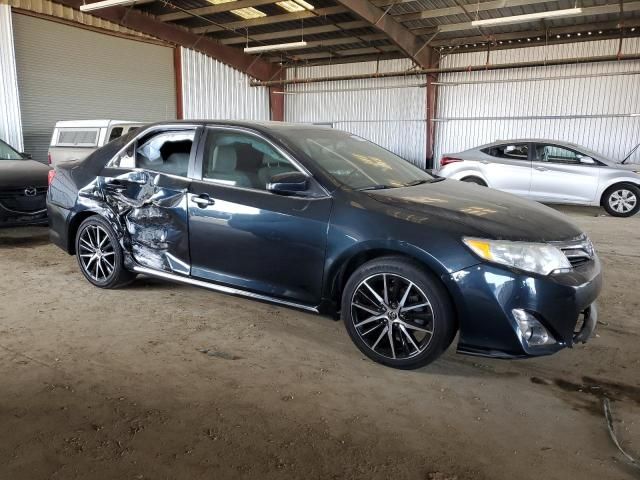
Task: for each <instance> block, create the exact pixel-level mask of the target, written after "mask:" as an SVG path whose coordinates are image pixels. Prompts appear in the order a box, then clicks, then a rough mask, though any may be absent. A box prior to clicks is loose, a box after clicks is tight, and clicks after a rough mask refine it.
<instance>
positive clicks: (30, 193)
mask: <svg viewBox="0 0 640 480" xmlns="http://www.w3.org/2000/svg"><path fill="white" fill-rule="evenodd" d="M24 194H25V195H26V196H27V197H35V196H36V195H37V194H38V190H36V187H27V188H25V189H24Z"/></svg>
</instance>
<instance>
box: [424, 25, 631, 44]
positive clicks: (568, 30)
mask: <svg viewBox="0 0 640 480" xmlns="http://www.w3.org/2000/svg"><path fill="white" fill-rule="evenodd" d="M624 27H625V28H633V27H636V28H638V27H640V19H638V20H625V21H624ZM618 28H620V22H619V21H617V20H616V21H612V22H596V23H583V24H581V25H571V26H566V27H554V28H549V29H548V30H547V31H545V30H542V29H540V30H526V31H521V32H513V33H497V34H495V35H492V40H495V41H498V42H508V41H509V40H511V41H513V40H521V39H527V38H532V39H537V38H538V37H540V38H541V39H544V38H545V36H546V35H548V37H549V40H550V41H551V40H553V41H554V42H555V41H556V38H555V37H556V35H561V36H565V38H566V34H574V33H578V32H580V33H584V32H588V31H592V32H594V33H595V32H597V31H599V30H614V29H618ZM551 37H554V38H551ZM601 38H602V37H601V36H600V35H599V34H597V35H584V36H581V37H580V39H581V40H599V39H601ZM577 40H578V37H576V36H572V37H571V40H568V41H569V42H574V41H577ZM470 43H471V44H473V43H487V38H486V37H483V36H481V35H474V36H471V37H455V38H450V39H444V40H439V41H436V42H433V47H434V48H438V47H448V46H453V47H455V46H460V45H468V44H470ZM555 43H558V42H555ZM527 45H530V43H529V42H524V43H522V44H521V45H520V46H523V47H524V46H527ZM517 46H518V45H513V44H510V45H509V48H515V47H517ZM492 48H493V47H492ZM471 50H472V51H473V49H471ZM485 50H486V48H485ZM464 51H465V52H466V51H468V50H467V49H465V50H464Z"/></svg>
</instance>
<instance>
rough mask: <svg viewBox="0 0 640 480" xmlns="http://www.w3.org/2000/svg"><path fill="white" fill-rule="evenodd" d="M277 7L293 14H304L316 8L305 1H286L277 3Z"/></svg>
mask: <svg viewBox="0 0 640 480" xmlns="http://www.w3.org/2000/svg"><path fill="white" fill-rule="evenodd" d="M276 5H278V6H279V7H281V8H284V9H285V10H286V11H287V12H291V13H295V12H304V11H305V10H313V9H314V8H315V7H314V6H313V5H311V4H310V3H308V2H305V1H304V0H285V1H283V2H276Z"/></svg>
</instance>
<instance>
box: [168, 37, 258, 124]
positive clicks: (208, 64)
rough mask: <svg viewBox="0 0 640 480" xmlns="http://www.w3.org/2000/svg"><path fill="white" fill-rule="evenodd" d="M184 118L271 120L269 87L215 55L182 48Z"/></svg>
mask: <svg viewBox="0 0 640 480" xmlns="http://www.w3.org/2000/svg"><path fill="white" fill-rule="evenodd" d="M181 52H182V53H181V54H182V103H183V106H182V108H183V114H184V118H191V119H196V118H197V119H200V118H207V119H218V120H269V117H270V114H269V89H268V88H266V87H250V86H249V80H250V77H249V76H247V75H246V74H244V73H242V72H239V71H238V70H235V69H233V68H231V67H228V66H227V65H225V64H223V63H221V62H219V61H217V60H214V59H213V58H211V57H208V56H206V55H203V54H201V53H198V52H196V51H194V50H189V49H186V48H181Z"/></svg>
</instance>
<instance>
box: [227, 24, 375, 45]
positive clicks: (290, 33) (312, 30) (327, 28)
mask: <svg viewBox="0 0 640 480" xmlns="http://www.w3.org/2000/svg"><path fill="white" fill-rule="evenodd" d="M368 26H369V24H368V23H367V22H365V21H364V20H355V21H353V22H343V23H337V24H331V25H320V26H318V27H305V28H304V34H305V35H317V34H321V33H333V32H339V31H341V30H352V29H354V28H363V27H368ZM302 33H303V30H302V29H301V28H296V29H294V30H282V31H279V32H270V33H259V34H257V35H251V39H252V40H256V41H265V40H266V41H269V40H279V39H282V38H290V37H299V36H301V34H302ZM246 41H247V37H246V36H242V37H232V38H222V39H220V40H219V42H220V43H223V44H225V45H236V44H242V43H245V42H246Z"/></svg>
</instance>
